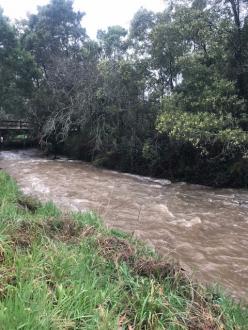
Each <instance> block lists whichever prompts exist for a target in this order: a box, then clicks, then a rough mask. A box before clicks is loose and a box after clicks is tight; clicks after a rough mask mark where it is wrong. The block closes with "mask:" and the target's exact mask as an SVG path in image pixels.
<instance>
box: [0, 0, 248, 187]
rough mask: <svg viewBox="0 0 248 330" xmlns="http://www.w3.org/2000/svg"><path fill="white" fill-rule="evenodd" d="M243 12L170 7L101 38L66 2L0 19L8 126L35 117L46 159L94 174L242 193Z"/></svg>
mask: <svg viewBox="0 0 248 330" xmlns="http://www.w3.org/2000/svg"><path fill="white" fill-rule="evenodd" d="M247 6H248V3H247V0H225V1H224V0H188V1H180V0H175V1H168V2H165V10H164V12H161V13H153V12H150V11H147V10H146V9H140V10H139V11H138V12H137V13H136V14H135V16H134V17H133V20H132V21H131V24H130V28H129V30H126V29H124V28H122V27H121V26H110V27H109V28H108V29H107V30H104V31H103V30H101V31H99V32H98V34H97V39H96V40H91V39H90V38H89V37H88V36H87V31H86V30H85V29H84V28H83V27H82V26H83V23H84V13H79V12H76V11H75V10H74V9H73V2H72V1H71V0H51V2H50V3H49V4H48V5H45V6H42V7H39V9H38V12H37V14H35V15H30V16H29V17H28V19H27V20H25V21H22V22H19V23H18V24H16V25H15V26H12V25H11V24H10V22H9V21H8V19H7V18H6V17H5V16H4V15H3V13H2V12H1V13H0V45H1V47H0V72H1V82H0V103H1V116H2V117H9V118H10V117H11V116H13V117H15V118H16V116H17V117H18V116H19V117H20V118H24V117H25V118H27V119H29V120H30V121H31V122H32V123H34V124H35V127H36V128H37V131H38V134H37V135H38V140H39V142H40V144H41V145H42V146H43V147H44V148H45V149H47V150H51V151H53V152H57V151H62V152H65V153H67V154H69V155H70V156H72V157H76V158H80V159H84V160H89V161H93V162H95V164H98V165H103V166H107V167H111V168H115V169H118V170H122V171H129V172H134V173H139V174H143V175H151V176H158V177H166V178H169V179H178V180H187V181H190V182H196V183H203V184H207V185H215V186H244V187H247V185H248V175H247V173H248V171H247V168H248V136H247V129H248V119H247V113H248V92H247V91H248V78H247V77H248V15H247ZM86 14H87V13H86ZM81 24H82V25H81Z"/></svg>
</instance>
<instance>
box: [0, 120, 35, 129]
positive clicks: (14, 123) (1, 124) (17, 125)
mask: <svg viewBox="0 0 248 330" xmlns="http://www.w3.org/2000/svg"><path fill="white" fill-rule="evenodd" d="M0 129H2V130H8V129H15V130H28V129H31V124H30V122H28V121H23V120H0Z"/></svg>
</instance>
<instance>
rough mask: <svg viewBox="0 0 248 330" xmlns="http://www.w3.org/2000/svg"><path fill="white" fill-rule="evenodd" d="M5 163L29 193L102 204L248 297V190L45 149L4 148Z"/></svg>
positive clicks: (110, 214)
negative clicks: (133, 170)
mask: <svg viewBox="0 0 248 330" xmlns="http://www.w3.org/2000/svg"><path fill="white" fill-rule="evenodd" d="M0 167H1V168H2V169H4V170H6V171H7V172H8V173H9V174H10V175H11V176H13V177H14V178H15V179H16V181H17V182H18V184H19V185H20V187H21V189H22V190H23V192H24V193H26V194H33V195H36V196H37V197H38V198H39V199H41V200H43V201H48V200H52V201H54V202H55V203H56V205H58V206H59V207H60V208H62V209H65V210H68V209H70V210H74V211H86V210H94V211H95V212H97V213H98V214H99V215H100V216H101V217H102V219H103V220H104V222H105V223H106V225H107V226H109V227H113V228H117V229H121V230H124V231H126V232H129V233H133V234H134V235H135V236H136V237H138V238H140V239H142V240H145V241H146V242H147V243H148V244H149V245H150V246H152V247H154V248H155V249H156V250H157V251H158V252H159V253H160V254H163V255H165V256H169V257H170V258H174V259H176V260H178V261H179V262H180V263H181V264H182V266H183V267H184V268H185V269H187V270H188V271H189V272H191V273H193V276H194V277H196V278H197V279H199V280H201V281H203V282H211V283H219V284H220V285H221V286H223V287H224V288H226V290H227V292H229V293H230V294H231V295H233V296H234V297H236V298H242V299H245V300H246V301H247V300H248V191H247V190H244V189H213V188H209V187H204V186H199V185H190V184H185V183H173V184H172V183H170V182H169V181H166V180H155V179H152V178H147V177H140V176H132V175H129V174H124V173H117V172H113V171H108V170H103V169H99V168H96V167H94V166H92V165H89V164H86V163H83V162H79V161H72V160H68V159H58V160H49V159H46V158H44V157H43V156H42V155H41V154H40V152H39V151H38V150H35V149H29V150H20V151H13V150H12V151H0Z"/></svg>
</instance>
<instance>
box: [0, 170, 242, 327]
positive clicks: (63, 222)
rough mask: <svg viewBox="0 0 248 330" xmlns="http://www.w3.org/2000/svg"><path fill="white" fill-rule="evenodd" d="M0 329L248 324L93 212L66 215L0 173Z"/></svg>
mask: <svg viewBox="0 0 248 330" xmlns="http://www.w3.org/2000/svg"><path fill="white" fill-rule="evenodd" d="M0 220H1V221H0V279H1V281H0V324H1V326H0V328H1V329H4V330H13V329H27V330H35V329H37V330H41V329H44V330H47V329H51V330H55V329H57V330H61V329H68V330H69V329H78V330H79V329H87V330H90V329H92V330H93V329H94V330H95V329H99V330H104V329H106V330H109V329H113V330H114V329H116V330H121V329H123V330H124V329H137V330H139V329H140V330H141V329H146V330H154V329H157V330H159V329H161V330H162V329H171V330H172V329H175V330H176V329H177V330H179V329H182V330H183V329H185V330H186V329H192V330H195V329H230V330H231V329H246V325H247V322H248V312H247V309H246V307H245V306H239V305H238V304H236V303H234V302H233V301H232V300H231V299H229V298H227V297H225V296H224V295H223V294H221V293H218V292H217V291H216V290H213V289H211V290H210V289H206V288H203V287H201V286H200V285H197V284H194V283H192V282H191V281H190V280H189V278H188V277H187V276H185V274H184V273H180V270H179V269H178V270H177V266H175V265H172V264H169V263H168V261H167V260H163V259H161V258H159V257H158V256H156V255H155V254H154V253H153V252H152V251H149V250H148V249H147V248H146V247H145V246H143V245H142V244H141V243H140V242H137V241H136V240H134V239H133V238H131V237H129V236H128V235H127V234H125V233H121V232H119V231H116V230H112V231H110V230H107V229H106V228H105V227H104V226H103V225H102V224H101V222H100V221H99V219H97V218H96V217H95V216H94V215H93V214H67V215H63V214H62V213H61V212H60V211H59V210H58V209H56V207H55V206H54V205H52V204H51V203H48V204H45V205H42V204H41V203H38V202H36V201H35V200H34V199H33V198H28V197H24V196H21V194H20V192H19V191H18V189H17V187H16V184H15V183H14V182H13V181H12V180H11V179H10V178H9V177H8V176H7V175H5V174H4V173H3V172H1V173H0Z"/></svg>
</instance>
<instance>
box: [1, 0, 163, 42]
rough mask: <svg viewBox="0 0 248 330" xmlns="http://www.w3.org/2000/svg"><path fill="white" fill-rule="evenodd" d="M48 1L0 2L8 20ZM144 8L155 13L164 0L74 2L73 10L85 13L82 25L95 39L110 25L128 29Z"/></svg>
mask: <svg viewBox="0 0 248 330" xmlns="http://www.w3.org/2000/svg"><path fill="white" fill-rule="evenodd" d="M48 2H49V0H0V6H1V7H2V8H3V9H4V14H5V15H6V16H8V17H9V18H10V19H12V20H14V19H20V18H24V17H25V16H26V14H27V13H28V12H29V13H35V12H36V8H37V6H38V5H44V4H47V3H48ZM140 7H144V8H147V9H150V10H153V11H155V12H157V11H162V10H163V9H164V8H165V1H164V0H74V8H75V9H76V10H80V11H83V12H85V13H86V15H85V17H84V18H83V21H82V25H83V26H84V27H86V29H87V33H88V35H89V36H90V37H91V38H95V36H96V32H97V30H98V29H106V28H107V27H108V26H110V25H121V26H123V27H125V28H128V26H129V22H130V20H131V19H132V17H133V15H134V14H135V12H136V11H137V10H138V9H139V8H140Z"/></svg>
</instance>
